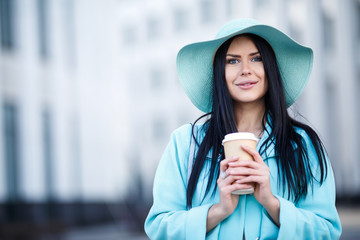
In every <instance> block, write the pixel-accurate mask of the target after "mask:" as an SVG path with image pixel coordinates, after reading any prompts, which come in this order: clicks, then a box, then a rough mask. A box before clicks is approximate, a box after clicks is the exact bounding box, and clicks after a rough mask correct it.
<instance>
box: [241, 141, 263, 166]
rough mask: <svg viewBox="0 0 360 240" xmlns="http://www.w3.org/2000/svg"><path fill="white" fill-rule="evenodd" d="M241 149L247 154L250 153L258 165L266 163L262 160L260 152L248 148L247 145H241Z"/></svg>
mask: <svg viewBox="0 0 360 240" xmlns="http://www.w3.org/2000/svg"><path fill="white" fill-rule="evenodd" d="M241 148H242V149H243V150H244V151H246V152H247V153H249V154H250V155H251V156H252V157H253V158H254V160H255V161H256V162H258V163H264V160H263V159H262V157H261V156H260V154H259V152H258V151H256V150H254V149H252V148H250V147H248V146H246V145H241Z"/></svg>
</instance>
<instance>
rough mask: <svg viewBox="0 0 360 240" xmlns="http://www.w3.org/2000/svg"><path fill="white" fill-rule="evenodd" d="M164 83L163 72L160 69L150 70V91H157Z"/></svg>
mask: <svg viewBox="0 0 360 240" xmlns="http://www.w3.org/2000/svg"><path fill="white" fill-rule="evenodd" d="M164 83H165V81H164V72H163V71H162V70H160V69H152V70H151V71H150V84H151V89H152V90H154V91H157V90H159V89H160V88H162V87H163V86H164Z"/></svg>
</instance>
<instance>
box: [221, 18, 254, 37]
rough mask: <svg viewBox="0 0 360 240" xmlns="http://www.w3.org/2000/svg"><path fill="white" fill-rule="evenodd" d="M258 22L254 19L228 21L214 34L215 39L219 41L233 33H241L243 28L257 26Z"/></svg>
mask: <svg viewBox="0 0 360 240" xmlns="http://www.w3.org/2000/svg"><path fill="white" fill-rule="evenodd" d="M259 24H260V22H258V21H256V20H255V19H251V18H242V19H236V20H233V21H230V22H228V23H226V24H225V25H223V26H222V27H221V29H220V30H219V32H218V33H217V34H216V36H215V39H219V38H222V37H225V36H229V35H231V34H233V33H236V32H238V31H241V30H243V29H245V28H248V27H252V26H255V25H259Z"/></svg>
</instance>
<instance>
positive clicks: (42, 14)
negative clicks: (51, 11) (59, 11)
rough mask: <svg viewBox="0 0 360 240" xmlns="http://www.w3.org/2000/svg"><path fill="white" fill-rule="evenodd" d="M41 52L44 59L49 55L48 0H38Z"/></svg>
mask: <svg viewBox="0 0 360 240" xmlns="http://www.w3.org/2000/svg"><path fill="white" fill-rule="evenodd" d="M37 3H38V27H39V51H40V52H39V54H40V56H41V57H42V58H43V59H46V58H47V57H48V55H49V46H48V44H49V41H48V22H47V21H48V20H49V18H48V16H47V13H48V11H47V1H46V0H38V2H37Z"/></svg>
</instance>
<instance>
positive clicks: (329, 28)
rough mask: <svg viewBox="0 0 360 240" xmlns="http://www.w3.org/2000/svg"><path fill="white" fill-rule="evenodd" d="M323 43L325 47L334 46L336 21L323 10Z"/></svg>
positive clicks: (330, 47)
mask: <svg viewBox="0 0 360 240" xmlns="http://www.w3.org/2000/svg"><path fill="white" fill-rule="evenodd" d="M322 16H323V37H324V38H323V43H324V48H325V49H332V48H333V47H334V37H335V34H334V22H333V20H332V19H331V18H330V17H329V16H328V15H327V14H326V13H324V12H323V14H322Z"/></svg>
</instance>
